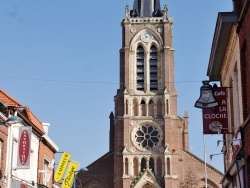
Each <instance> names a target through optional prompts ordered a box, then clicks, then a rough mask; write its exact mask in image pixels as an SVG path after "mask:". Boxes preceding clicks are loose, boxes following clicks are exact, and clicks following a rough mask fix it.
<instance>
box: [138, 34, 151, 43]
mask: <svg viewBox="0 0 250 188" xmlns="http://www.w3.org/2000/svg"><path fill="white" fill-rule="evenodd" d="M151 39H152V35H151V34H150V33H143V34H142V35H141V40H142V41H143V42H149V41H150V40H151Z"/></svg>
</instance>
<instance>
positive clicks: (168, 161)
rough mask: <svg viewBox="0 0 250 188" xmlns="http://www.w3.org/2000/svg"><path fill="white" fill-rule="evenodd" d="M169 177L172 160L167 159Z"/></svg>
mask: <svg viewBox="0 0 250 188" xmlns="http://www.w3.org/2000/svg"><path fill="white" fill-rule="evenodd" d="M167 175H170V159H169V158H167Z"/></svg>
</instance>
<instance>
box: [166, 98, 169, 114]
mask: <svg viewBox="0 0 250 188" xmlns="http://www.w3.org/2000/svg"><path fill="white" fill-rule="evenodd" d="M166 113H167V115H168V114H169V101H168V99H167V100H166Z"/></svg>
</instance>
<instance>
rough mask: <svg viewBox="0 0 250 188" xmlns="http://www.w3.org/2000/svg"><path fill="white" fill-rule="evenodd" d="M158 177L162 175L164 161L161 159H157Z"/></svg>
mask: <svg viewBox="0 0 250 188" xmlns="http://www.w3.org/2000/svg"><path fill="white" fill-rule="evenodd" d="M157 175H158V176H161V175H162V160H161V158H160V157H159V158H158V159H157Z"/></svg>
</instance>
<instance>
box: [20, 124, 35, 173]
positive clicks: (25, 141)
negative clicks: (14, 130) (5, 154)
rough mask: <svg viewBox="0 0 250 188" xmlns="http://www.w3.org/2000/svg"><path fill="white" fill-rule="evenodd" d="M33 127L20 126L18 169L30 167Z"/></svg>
mask: <svg viewBox="0 0 250 188" xmlns="http://www.w3.org/2000/svg"><path fill="white" fill-rule="evenodd" d="M31 133H32V127H30V126H29V127H28V126H23V127H19V146H18V155H17V169H29V168H30V146H31Z"/></svg>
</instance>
